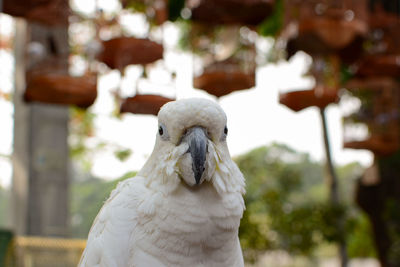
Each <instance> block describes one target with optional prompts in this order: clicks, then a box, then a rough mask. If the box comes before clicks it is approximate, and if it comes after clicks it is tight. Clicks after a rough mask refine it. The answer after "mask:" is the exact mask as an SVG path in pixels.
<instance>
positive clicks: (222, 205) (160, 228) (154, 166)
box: [79, 98, 245, 267]
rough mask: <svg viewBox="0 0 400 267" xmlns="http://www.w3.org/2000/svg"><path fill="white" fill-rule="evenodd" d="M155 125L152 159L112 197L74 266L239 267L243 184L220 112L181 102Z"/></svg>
mask: <svg viewBox="0 0 400 267" xmlns="http://www.w3.org/2000/svg"><path fill="white" fill-rule="evenodd" d="M158 119H159V132H158V134H157V138H156V144H155V147H154V150H153V153H152V154H151V156H150V158H149V160H148V161H147V162H146V164H145V165H144V167H143V168H142V170H141V171H139V173H138V174H137V176H136V177H134V178H131V179H128V180H125V181H123V182H120V183H119V184H118V186H117V188H116V189H114V190H113V191H112V193H111V195H110V197H109V199H108V200H107V201H106V202H105V204H104V206H103V207H102V209H101V210H100V212H99V214H98V215H97V217H96V219H95V221H94V223H93V226H92V228H91V230H90V233H89V237H88V241H87V246H86V249H85V251H84V253H83V255H82V258H81V261H80V263H79V266H90V267H93V266H107V267H114V266H115V267H119V266H121V267H125V266H135V267H146V266H151V267H153V266H154V267H158V266H207V267H209V266H229V267H231V266H243V265H244V264H243V257H242V251H241V248H240V244H239V239H238V228H239V223H240V218H241V217H242V214H243V210H244V208H245V207H244V201H243V197H242V194H244V186H245V184H244V178H243V176H242V174H241V172H240V170H239V169H238V167H237V166H236V164H235V163H234V162H233V161H232V159H231V157H230V155H229V151H228V147H227V144H226V133H227V129H226V115H225V113H224V111H223V110H222V109H221V108H220V107H219V106H218V105H217V104H216V103H214V102H212V101H209V100H205V99H197V98H194V99H184V100H179V101H175V102H170V103H167V104H166V105H164V106H163V108H162V109H161V110H160V112H159V114H158Z"/></svg>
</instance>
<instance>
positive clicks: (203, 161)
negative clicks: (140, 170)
mask: <svg viewBox="0 0 400 267" xmlns="http://www.w3.org/2000/svg"><path fill="white" fill-rule="evenodd" d="M227 134H228V128H227V118H226V115H225V112H224V111H223V110H222V108H221V107H220V106H219V105H218V104H217V103H215V102H213V101H210V100H206V99H201V98H189V99H182V100H178V101H173V102H168V103H167V104H165V105H164V106H163V107H162V108H161V110H160V112H159V113H158V131H157V138H156V144H155V147H154V150H153V153H152V155H151V156H150V158H149V161H148V163H147V164H146V165H145V168H144V170H145V172H147V173H149V172H152V173H153V174H155V173H154V172H156V174H155V175H147V176H151V177H159V179H160V177H161V180H162V182H164V183H170V184H175V185H176V183H185V184H186V185H188V186H189V187H193V188H196V187H199V186H201V185H202V184H203V183H204V182H211V183H212V184H213V185H214V186H215V187H216V189H217V191H226V190H228V189H229V188H231V189H232V187H235V186H239V187H243V188H244V179H243V176H242V174H241V172H240V171H239V169H238V168H237V166H236V164H235V163H234V162H233V161H232V159H231V157H230V154H229V151H228V146H227V143H226V138H227Z"/></svg>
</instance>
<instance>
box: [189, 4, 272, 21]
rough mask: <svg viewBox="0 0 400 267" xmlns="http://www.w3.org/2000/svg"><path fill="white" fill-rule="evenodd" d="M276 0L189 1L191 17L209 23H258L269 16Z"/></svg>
mask: <svg viewBox="0 0 400 267" xmlns="http://www.w3.org/2000/svg"><path fill="white" fill-rule="evenodd" d="M274 4H275V0H193V1H187V6H188V8H190V9H191V13H192V16H191V19H192V20H193V21H199V22H204V23H209V24H245V25H258V24H259V23H261V22H262V21H263V20H264V19H265V18H266V17H268V16H269V15H270V14H271V13H272V11H273V7H274Z"/></svg>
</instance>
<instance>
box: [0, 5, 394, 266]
mask: <svg viewBox="0 0 400 267" xmlns="http://www.w3.org/2000/svg"><path fill="white" fill-rule="evenodd" d="M0 12H1V13H0V125H1V127H0V266H29V267H31V266H45V267H46V266H76V264H77V263H78V261H79V257H80V255H81V253H82V251H83V249H84V247H85V239H86V237H87V234H88V231H89V229H90V226H91V224H92V221H93V219H94V217H95V216H96V214H97V213H98V211H99V209H100V207H101V206H102V204H103V202H104V201H105V200H106V199H107V197H108V195H109V193H110V192H111V190H112V189H113V188H114V187H115V186H116V184H117V183H118V182H119V181H121V180H123V179H127V178H130V177H133V176H135V174H136V172H137V171H138V170H139V169H140V168H141V166H142V165H143V163H144V162H145V161H146V159H147V157H148V156H149V154H150V153H151V151H152V148H153V144H154V139H155V135H156V131H157V118H156V116H155V115H156V114H157V112H158V110H159V108H160V107H161V106H162V105H163V104H165V103H166V102H168V101H171V100H175V99H181V98H187V97H203V98H208V99H212V100H214V101H217V102H218V103H219V104H220V105H221V106H222V108H223V109H224V110H225V111H226V113H227V116H228V127H229V137H228V145H229V148H230V151H231V154H232V156H233V157H234V159H235V161H236V163H237V164H238V166H239V167H240V169H241V170H242V172H243V173H244V175H245V177H246V184H247V193H246V196H245V201H246V206H247V209H246V211H245V213H244V216H243V219H242V221H241V227H240V241H241V245H242V249H243V253H244V257H245V261H246V265H247V266H277V267H280V266H282V267H283V266H285V267H289V266H307V267H308V266H324V267H328V266H329V267H335V266H341V267H344V266H352V267H357V266H359V267H364V266H366V267H369V266H370V267H376V266H382V267H386V266H389V267H397V266H400V167H399V166H400V142H399V141H400V136H399V134H400V129H399V125H400V116H399V115H400V113H399V108H400V92H399V90H400V88H399V78H400V18H399V16H400V1H399V0H320V1H317V0H303V1H301V0H186V1H185V0H85V1H79V0H69V1H68V0H2V1H0Z"/></svg>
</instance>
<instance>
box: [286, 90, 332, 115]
mask: <svg viewBox="0 0 400 267" xmlns="http://www.w3.org/2000/svg"><path fill="white" fill-rule="evenodd" d="M318 91H319V90H318V89H311V90H299V91H293V92H287V93H281V94H279V103H281V104H283V105H285V106H287V107H288V108H290V109H291V110H293V111H296V112H297V111H301V110H303V109H305V108H308V107H318V108H325V107H326V106H328V105H329V104H331V103H337V102H338V100H339V99H338V96H337V94H336V92H332V91H326V92H322V93H321V94H320V93H318Z"/></svg>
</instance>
